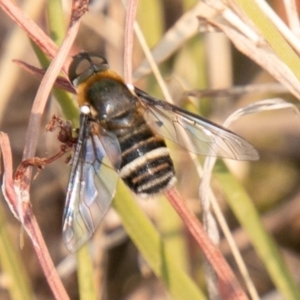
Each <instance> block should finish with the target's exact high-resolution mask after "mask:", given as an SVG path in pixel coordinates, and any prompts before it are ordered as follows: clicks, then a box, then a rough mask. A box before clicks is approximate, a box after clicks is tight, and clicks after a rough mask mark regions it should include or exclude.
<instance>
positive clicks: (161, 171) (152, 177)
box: [118, 116, 175, 197]
mask: <svg viewBox="0 0 300 300" xmlns="http://www.w3.org/2000/svg"><path fill="white" fill-rule="evenodd" d="M135 121H136V122H135V124H134V126H132V127H131V128H126V129H123V130H122V131H121V132H120V133H119V134H118V139H119V142H120V146H121V151H122V164H121V169H120V176H121V178H122V179H123V180H124V182H125V183H126V184H127V185H128V186H129V188H130V189H131V190H132V191H133V192H134V193H136V194H137V195H139V196H140V197H149V196H151V195H153V194H157V193H160V192H163V191H164V190H166V189H167V188H168V187H171V186H172V185H173V184H174V182H175V174H174V167H173V162H172V160H171V157H170V155H169V150H168V149H167V147H166V144H165V142H164V140H163V139H162V138H161V137H159V136H156V135H154V134H153V132H152V131H151V129H150V128H149V126H148V125H147V124H146V123H145V121H144V119H143V118H142V117H141V116H140V118H139V120H135Z"/></svg>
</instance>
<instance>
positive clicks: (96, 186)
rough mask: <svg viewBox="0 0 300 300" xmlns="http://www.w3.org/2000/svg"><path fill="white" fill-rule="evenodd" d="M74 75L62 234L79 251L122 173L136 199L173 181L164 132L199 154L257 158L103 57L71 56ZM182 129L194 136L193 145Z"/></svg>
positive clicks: (236, 140)
mask: <svg viewBox="0 0 300 300" xmlns="http://www.w3.org/2000/svg"><path fill="white" fill-rule="evenodd" d="M69 79H70V81H71V82H72V84H73V85H74V86H75V87H76V90H77V100H78V104H79V106H80V107H81V114H80V128H79V133H78V142H77V144H76V147H75V151H74V155H73V158H72V169H71V174H70V179H69V183H68V188H67V196H66V204H65V211H64V221H63V222H64V225H63V238H64V242H65V244H66V246H67V248H68V249H69V250H70V251H75V250H77V249H78V248H79V247H80V246H81V245H82V244H83V243H84V242H85V241H86V240H87V239H88V238H89V237H90V236H91V235H92V234H93V232H94V231H95V229H96V227H97V225H98V223H99V222H100V220H101V219H102V218H103V216H104V215H105V213H106V211H107V210H108V208H109V206H110V203H111V201H112V198H113V196H114V193H115V189H116V185H117V181H118V178H119V177H121V178H122V179H123V181H124V182H125V183H126V184H127V186H128V187H129V188H130V189H131V190H132V191H133V192H134V193H135V194H137V195H138V196H141V197H149V196H151V195H154V194H158V193H161V192H163V191H165V190H166V189H168V188H170V187H172V186H173V185H174V183H175V173H174V166H173V162H172V160H171V158H170V155H169V150H168V149H167V147H166V144H165V142H164V139H163V137H165V138H167V139H170V140H172V141H174V142H176V143H178V144H179V145H181V146H183V147H184V148H186V149H187V150H189V151H192V152H194V153H197V154H202V155H210V156H220V157H224V158H231V159H236V160H256V159H258V153H257V152H256V150H255V149H254V148H253V147H252V146H251V145H250V144H249V143H248V142H247V141H245V140H244V139H243V138H241V137H239V136H237V135H236V134H234V133H233V132H231V131H229V130H227V129H225V128H223V127H221V126H219V125H217V124H215V123H212V122H210V121H208V120H206V119H203V118H201V117H199V116H198V115H196V114H193V113H190V112H187V111H185V110H183V109H181V108H179V107H177V106H174V105H172V104H169V103H167V102H164V101H161V100H158V99H155V98H153V97H151V96H149V95H148V94H146V93H145V92H143V91H141V90H139V89H137V88H133V89H130V88H129V86H127V85H126V84H125V83H124V81H123V79H122V78H121V77H120V76H119V75H118V74H116V73H115V72H113V71H112V70H110V69H109V66H108V63H107V61H106V59H105V58H104V57H102V56H101V55H98V54H95V53H86V52H81V53H79V54H78V55H76V56H74V57H73V61H72V63H71V65H70V68H69ZM180 130H184V131H185V132H186V133H187V135H188V136H189V138H190V140H191V142H192V143H191V145H187V143H186V142H185V140H183V139H182V137H181V134H179V131H180Z"/></svg>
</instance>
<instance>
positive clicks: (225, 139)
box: [136, 89, 259, 160]
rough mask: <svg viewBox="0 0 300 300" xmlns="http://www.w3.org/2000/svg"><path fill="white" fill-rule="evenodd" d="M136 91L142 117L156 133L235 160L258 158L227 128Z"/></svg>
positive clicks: (196, 150)
mask: <svg viewBox="0 0 300 300" xmlns="http://www.w3.org/2000/svg"><path fill="white" fill-rule="evenodd" d="M136 93H137V95H138V96H139V99H140V101H141V102H142V103H143V104H145V105H144V107H145V119H146V120H147V122H148V124H149V125H150V126H151V127H152V128H153V129H154V130H155V131H156V132H157V133H158V134H160V135H162V136H163V137H165V138H167V139H169V140H171V141H174V142H176V143H178V144H179V145H180V146H182V147H184V148H185V149H187V150H188V151H190V152H193V153H196V154H200V155H208V156H219V157H223V158H230V159H235V160H257V159H258V158H259V156H258V153H257V151H256V150H255V148H254V147H253V146H252V145H251V144H250V143H248V142H247V141H246V140H244V139H243V138H242V137H240V136H238V135H236V134H235V133H233V132H231V131H230V130H227V129H226V128H224V127H222V126H220V125H218V124H215V123H213V122H211V121H209V120H206V119H204V118H202V117H200V116H198V115H196V114H193V113H190V112H188V111H185V110H183V109H181V108H179V107H177V106H175V105H172V104H169V103H167V102H164V101H161V100H158V99H156V98H153V97H151V96H150V95H148V94H146V93H145V92H143V91H141V90H139V89H136ZM182 131H184V132H185V133H186V134H187V135H188V137H189V139H190V141H191V143H187V141H186V139H185V138H184V136H183V135H182Z"/></svg>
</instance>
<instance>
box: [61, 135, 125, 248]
mask: <svg viewBox="0 0 300 300" xmlns="http://www.w3.org/2000/svg"><path fill="white" fill-rule="evenodd" d="M76 151H79V153H78V154H77V155H76ZM120 155H121V150H120V147H119V143H118V141H117V139H116V138H115V136H114V135H112V134H109V133H106V134H105V135H101V136H98V135H90V136H88V137H87V138H86V139H85V140H84V141H83V143H82V145H81V146H80V145H79V146H78V147H76V150H75V153H74V158H73V164H74V165H72V171H71V175H70V180H69V184H68V188H67V196H66V204H65V211H64V218H63V240H64V243H65V245H66V247H67V248H68V250H69V251H71V252H73V251H76V250H77V249H79V248H80V247H81V246H82V245H83V244H84V243H85V242H86V241H87V240H88V239H89V238H90V237H91V236H92V234H93V233H94V231H95V230H96V228H97V226H98V224H99V222H100V221H101V219H102V218H103V216H104V215H105V214H106V212H107V210H108V208H109V206H110V204H111V201H112V199H113V196H114V193H115V190H116V185H117V181H118V177H119V176H118V173H117V172H116V170H118V169H119V167H120ZM76 156H77V158H76Z"/></svg>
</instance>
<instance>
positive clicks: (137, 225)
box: [113, 183, 205, 300]
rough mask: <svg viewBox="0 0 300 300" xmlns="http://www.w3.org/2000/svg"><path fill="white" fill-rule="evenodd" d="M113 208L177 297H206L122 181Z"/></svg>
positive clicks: (191, 298)
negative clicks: (182, 267)
mask: <svg viewBox="0 0 300 300" xmlns="http://www.w3.org/2000/svg"><path fill="white" fill-rule="evenodd" d="M119 186H120V188H119V189H118V193H117V196H116V197H115V200H114V202H113V206H114V208H115V209H116V210H117V212H118V214H119V215H120V217H121V219H122V224H123V226H124V228H125V230H126V232H127V233H128V235H129V236H130V238H131V239H132V241H133V242H134V244H135V245H136V247H137V248H138V249H139V251H140V253H141V254H142V255H143V257H144V259H145V260H146V261H147V263H148V264H149V266H150V267H151V269H152V271H153V272H154V273H155V274H156V276H157V277H159V278H160V279H161V280H162V282H163V283H164V284H165V286H166V288H167V289H168V291H169V292H170V293H171V294H172V296H173V297H174V299H179V300H186V299H189V300H193V299H197V300H199V299H205V296H204V295H203V293H202V292H201V291H200V290H199V288H198V287H197V286H196V284H195V283H194V282H193V280H192V279H191V278H190V277H189V276H188V275H187V274H186V273H185V272H184V271H183V270H182V269H181V268H180V267H179V266H178V263H177V261H176V260H175V259H174V258H173V256H172V251H170V250H169V249H167V247H166V245H165V242H164V241H163V240H162V239H161V237H160V236H159V234H158V233H157V231H156V230H155V228H154V226H153V225H152V223H151V222H150V221H149V219H148V218H147V217H146V216H145V214H144V213H143V212H142V211H141V209H140V208H139V207H138V205H137V203H136V202H135V201H134V200H133V199H132V197H131V196H130V195H129V193H128V190H127V189H126V188H125V187H124V185H123V183H122V184H120V185H119Z"/></svg>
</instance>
